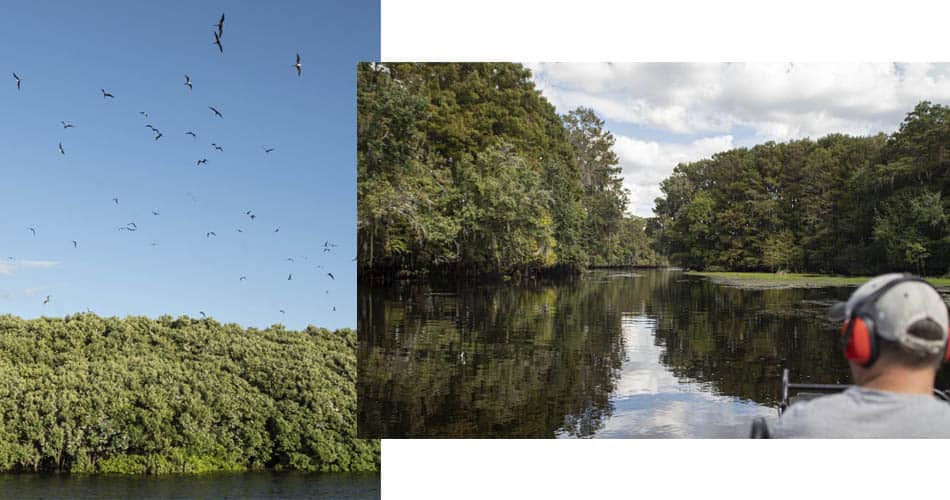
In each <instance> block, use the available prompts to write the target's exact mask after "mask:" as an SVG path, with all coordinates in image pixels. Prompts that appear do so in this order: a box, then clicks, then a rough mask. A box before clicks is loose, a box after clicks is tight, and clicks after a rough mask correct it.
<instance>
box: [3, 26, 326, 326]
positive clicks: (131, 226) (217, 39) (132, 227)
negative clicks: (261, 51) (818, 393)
mask: <svg viewBox="0 0 950 500" xmlns="http://www.w3.org/2000/svg"><path fill="white" fill-rule="evenodd" d="M212 26H213V27H215V28H216V30H215V31H214V45H217V46H218V50H219V51H220V52H222V53H223V52H224V46H223V45H222V44H221V40H222V37H223V36H224V14H221V18H220V19H219V20H218V22H217V23H215V24H213V25H212ZM296 55H297V58H296V62H295V63H294V64H293V65H292V67H293V68H294V69H296V70H297V76H298V77H299V76H301V74H302V70H303V65H302V64H301V62H300V54H299V53H298V54H296ZM13 78H14V80H15V81H16V89H17V91H19V90H21V86H22V83H23V79H22V78H20V75H18V74H17V73H16V72H13ZM184 85H185V86H186V87H188V90H189V91H190V90H192V89H193V83H192V81H191V76H190V75H187V74H186V75H185V83H184ZM99 90H100V92H102V98H103V99H115V95H114V94H112V93H111V92H109V91H107V90H106V89H104V88H101V89H99ZM208 109H210V110H211V112H212V113H213V114H214V116H215V117H217V118H222V119H223V118H224V115H223V114H222V113H221V111H219V110H218V109H217V108H215V107H214V106H208ZM139 114H140V115H142V116H143V117H144V118H145V119H146V120H147V119H148V113H147V112H145V111H139ZM60 124H62V126H63V130H68V129H70V128H75V127H76V125H75V124H73V123H71V122H67V121H61V122H60ZM145 127H146V128H148V129H150V130H151V131H152V133H154V134H155V135H154V140H156V141H157V140H159V139H161V138H162V137H163V136H164V134H163V133H162V131H161V130H159V129H158V128H156V127H154V126H153V125H152V124H150V123H147V124H146V125H145ZM185 135H189V136H191V137H192V139H194V140H197V139H198V134H196V133H195V132H194V131H191V130H188V131H186V132H185ZM211 146H212V147H213V148H214V149H215V150H216V151H218V152H224V148H223V147H222V146H221V145H219V144H217V143H211ZM262 149H263V150H264V154H266V155H269V154H270V153H272V152H273V151H275V148H273V147H267V146H262ZM59 152H60V154H62V155H66V149H65V147H64V146H63V143H62V142H59ZM207 163H208V159H207V158H201V159H199V160H197V161H196V165H197V166H198V167H200V166H202V165H204V164H207ZM112 202H113V203H114V204H115V205H118V204H119V198H118V197H114V198H112ZM152 215H154V216H159V215H161V213H160V212H159V211H158V210H152ZM244 215H245V216H246V217H248V219H250V220H251V221H253V220H254V219H256V218H257V215H256V214H254V212H253V211H251V210H247V211H245V212H244ZM27 230H28V231H30V233H32V235H33V236H34V237H35V236H36V228H35V227H33V226H30V227H28V228H27ZM118 230H119V231H129V232H135V231H138V225H137V224H136V223H135V222H129V223H128V224H125V225H124V226H119V227H118ZM279 231H280V227H277V228H275V229H274V232H275V233H277V232H279ZM237 232H239V233H243V232H244V230H243V229H241V228H237ZM215 236H217V234H216V233H215V232H214V231H208V232H206V233H205V237H206V238H212V237H215ZM71 242H72V245H73V248H74V249H76V248H79V242H78V241H77V240H71ZM151 245H152V246H157V242H154V241H153V242H152V243H151ZM336 247H337V245H336V244H335V243H331V242H330V241H329V240H327V241H325V242H324V243H323V247H322V251H323V252H324V253H326V252H330V251H332V250H333V249H334V248H336ZM8 259H9V260H11V261H13V260H15V259H14V258H13V257H8ZM304 259H307V258H306V257H304ZM286 260H287V261H289V262H291V263H293V262H296V261H295V259H294V258H293V257H288V258H287V259H286ZM316 267H317V268H318V269H322V268H323V266H322V265H317V266H316ZM325 274H326V276H327V277H328V278H330V279H331V280H335V279H336V278H335V277H334V276H333V273H331V272H327V273H325ZM293 277H294V276H293V273H290V274H288V275H287V281H291V280H293ZM246 280H247V276H243V275H242V276H241V277H239V278H238V281H246ZM326 293H329V290H327V291H326ZM51 299H52V296H51V295H47V296H46V298H44V299H43V305H47V304H49V303H50V301H51ZM333 310H334V311H336V306H333ZM279 311H280V313H281V314H285V313H286V311H285V310H284V309H280V310H279ZM199 313H200V314H201V317H203V318H204V317H207V315H206V314H205V312H204V311H199Z"/></svg>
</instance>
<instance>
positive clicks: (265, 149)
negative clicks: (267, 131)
mask: <svg viewBox="0 0 950 500" xmlns="http://www.w3.org/2000/svg"><path fill="white" fill-rule="evenodd" d="M261 147H262V148H264V154H270V152H271V151H273V150H274V148H267V147H264V146H261Z"/></svg>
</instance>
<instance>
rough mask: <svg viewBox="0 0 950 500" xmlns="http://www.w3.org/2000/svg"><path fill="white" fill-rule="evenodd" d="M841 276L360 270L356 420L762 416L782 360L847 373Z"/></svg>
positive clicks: (723, 425)
mask: <svg viewBox="0 0 950 500" xmlns="http://www.w3.org/2000/svg"><path fill="white" fill-rule="evenodd" d="M851 291H853V287H837V288H814V289H801V288H798V289H793V288H788V289H769V290H744V289H738V288H733V287H727V286H721V285H716V284H713V283H711V282H709V281H708V280H707V279H705V278H702V277H698V276H689V275H686V274H683V273H681V272H678V271H667V270H635V271H623V272H620V271H595V272H592V273H588V274H586V275H585V276H583V277H582V278H578V279H576V280H572V281H570V282H566V283H565V282H559V283H553V284H537V285H524V284H521V285H512V284H501V285H489V286H485V285H479V286H466V285H460V284H421V285H420V284H412V285H395V286H390V287H368V286H361V287H360V290H359V322H358V330H359V340H360V343H359V381H358V388H359V415H358V420H359V431H360V435H361V436H363V437H436V436H440V437H716V438H720V437H747V436H748V434H749V426H750V423H751V421H752V419H753V418H754V417H755V416H759V415H761V416H765V417H767V418H768V419H770V420H771V421H774V420H775V419H777V410H776V408H777V405H778V397H779V390H780V386H781V383H780V377H781V371H782V368H783V367H786V368H789V369H790V371H791V374H792V380H793V381H800V382H814V383H846V382H848V368H847V364H846V362H845V361H844V358H843V356H842V355H841V353H840V351H839V350H838V344H837V333H838V330H837V325H836V324H834V323H832V322H831V321H830V320H829V319H827V315H826V311H827V308H828V306H830V305H831V304H832V303H833V302H834V301H837V300H844V299H846V298H847V296H848V294H850V293H851ZM946 381H947V377H946V376H945V374H941V378H940V380H939V384H938V385H946V384H944V382H946Z"/></svg>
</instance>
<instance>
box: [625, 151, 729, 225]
mask: <svg viewBox="0 0 950 500" xmlns="http://www.w3.org/2000/svg"><path fill="white" fill-rule="evenodd" d="M616 139H617V142H616V144H615V145H614V151H615V152H616V153H617V156H618V157H619V158H620V167H621V168H622V171H623V183H624V187H626V188H627V189H629V190H630V204H629V207H628V211H629V212H630V213H633V214H635V215H639V216H642V217H650V216H652V215H653V200H654V199H655V198H656V197H658V196H660V194H661V193H660V182H661V181H663V179H665V178H667V177H669V175H670V174H671V173H673V168H674V167H676V165H677V164H679V163H686V162H692V161H697V160H702V159H703V158H709V157H711V156H712V155H713V154H715V153H718V152H720V151H726V150H728V149H732V148H734V147H736V146H735V144H734V143H733V138H732V136H731V135H722V136H714V137H704V138H701V139H697V140H694V141H692V142H688V143H682V144H678V143H660V142H656V141H641V140H639V139H634V138H632V137H627V136H623V135H618V136H616Z"/></svg>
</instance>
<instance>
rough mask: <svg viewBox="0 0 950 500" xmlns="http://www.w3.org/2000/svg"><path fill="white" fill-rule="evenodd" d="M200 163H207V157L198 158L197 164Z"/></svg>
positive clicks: (199, 164)
mask: <svg viewBox="0 0 950 500" xmlns="http://www.w3.org/2000/svg"><path fill="white" fill-rule="evenodd" d="M202 163H208V159H207V158H202V159H200V160H198V162H197V165H198V166H199V167H200V166H201V164H202Z"/></svg>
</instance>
